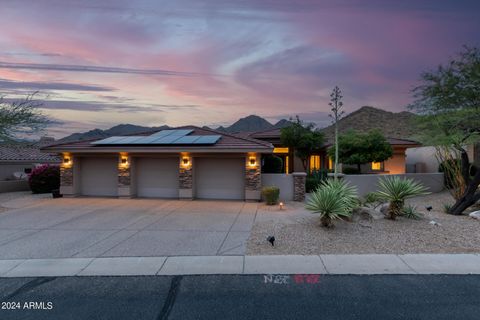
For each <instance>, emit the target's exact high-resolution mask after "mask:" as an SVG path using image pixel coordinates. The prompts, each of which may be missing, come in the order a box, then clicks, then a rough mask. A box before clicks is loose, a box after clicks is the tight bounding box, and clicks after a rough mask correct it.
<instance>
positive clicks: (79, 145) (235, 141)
mask: <svg viewBox="0 0 480 320" xmlns="http://www.w3.org/2000/svg"><path fill="white" fill-rule="evenodd" d="M173 129H175V130H192V131H191V132H190V133H189V134H188V135H192V136H212V135H218V136H220V139H219V140H218V141H217V142H216V143H214V144H210V145H199V144H182V145H178V144H166V145H157V144H134V145H133V144H121V143H120V144H108V145H95V144H93V143H94V142H96V141H100V140H103V138H102V139H91V140H84V141H79V142H66V143H59V144H53V145H50V146H47V147H45V148H42V150H43V151H55V152H122V151H123V152H145V153H150V152H152V153H155V152H158V153H165V152H187V151H191V152H248V151H265V152H270V151H271V150H273V145H272V144H271V143H270V142H266V141H261V140H257V139H253V138H248V137H238V136H235V135H233V134H229V133H225V132H220V131H216V130H213V129H207V128H200V127H195V126H184V127H178V128H173ZM161 131H163V130H157V131H148V132H144V133H136V134H131V135H125V137H127V136H150V135H152V134H156V133H158V132H161Z"/></svg>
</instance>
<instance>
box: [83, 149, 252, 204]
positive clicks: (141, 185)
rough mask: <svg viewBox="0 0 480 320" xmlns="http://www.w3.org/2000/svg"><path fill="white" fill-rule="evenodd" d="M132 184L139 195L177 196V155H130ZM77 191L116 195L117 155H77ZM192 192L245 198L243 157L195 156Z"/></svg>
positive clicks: (211, 196) (202, 195)
mask: <svg viewBox="0 0 480 320" xmlns="http://www.w3.org/2000/svg"><path fill="white" fill-rule="evenodd" d="M132 159H133V160H132V167H133V170H132V184H133V185H134V189H135V194H136V196H137V197H140V198H170V199H173V198H178V196H179V163H180V158H179V157H178V156H170V157H144V156H142V157H132ZM79 161H80V170H79V172H80V179H79V180H80V181H79V182H80V194H81V195H84V196H102V197H115V196H117V195H118V171H117V170H118V168H117V167H118V159H117V158H115V157H81V158H79ZM193 163H194V164H193V195H194V198H196V199H231V200H243V199H244V198H245V158H241V157H238V158H237V157H235V158H229V157H226V158H215V157H197V158H195V159H194V161H193Z"/></svg>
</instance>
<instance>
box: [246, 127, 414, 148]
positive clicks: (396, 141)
mask: <svg viewBox="0 0 480 320" xmlns="http://www.w3.org/2000/svg"><path fill="white" fill-rule="evenodd" d="M248 137H251V138H255V139H262V140H263V139H265V140H269V141H275V140H277V139H280V129H270V130H266V131H259V132H253V133H249V134H248ZM326 138H327V139H326V141H325V146H330V145H332V143H333V142H332V141H331V139H329V137H328V136H327V137H326ZM386 139H387V141H388V143H390V144H391V145H392V146H395V145H402V146H409V147H416V146H420V145H421V144H420V143H419V142H418V141H414V140H410V139H400V138H391V137H386Z"/></svg>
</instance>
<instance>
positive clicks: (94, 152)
mask: <svg viewBox="0 0 480 320" xmlns="http://www.w3.org/2000/svg"><path fill="white" fill-rule="evenodd" d="M273 150H274V147H273V145H272V144H271V143H270V142H268V141H262V140H257V139H253V138H248V137H237V136H235V135H232V134H228V133H224V132H218V131H215V130H211V129H206V128H199V127H195V126H185V127H181V128H176V129H169V130H158V131H155V132H153V133H152V132H151V131H150V132H148V133H145V134H136V135H129V136H114V137H110V138H106V139H96V140H88V141H80V142H70V143H69V142H67V143H61V144H56V145H51V146H48V147H46V148H44V149H43V151H44V152H56V153H60V154H61V155H62V158H63V160H62V165H61V170H60V172H61V192H62V193H63V194H64V195H67V196H75V195H83V196H112V197H117V196H118V197H146V198H149V197H153V198H181V199H235V200H259V199H260V193H261V187H262V186H261V171H260V159H261V156H262V155H263V154H270V153H272V152H273Z"/></svg>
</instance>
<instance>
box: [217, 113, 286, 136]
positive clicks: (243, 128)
mask: <svg viewBox="0 0 480 320" xmlns="http://www.w3.org/2000/svg"><path fill="white" fill-rule="evenodd" d="M289 124H290V121H288V120H285V119H282V120H280V121H278V122H277V123H276V124H274V125H273V124H271V123H270V122H268V121H267V120H265V119H264V118H262V117H259V116H256V115H253V114H252V115H249V116H248V117H245V118H241V119H239V120H238V121H236V122H235V123H234V124H232V125H231V126H229V127H223V126H221V127H218V128H217V129H216V130H218V131H222V132H230V133H234V132H255V131H265V130H269V129H275V128H283V127H285V126H287V125H289Z"/></svg>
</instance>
